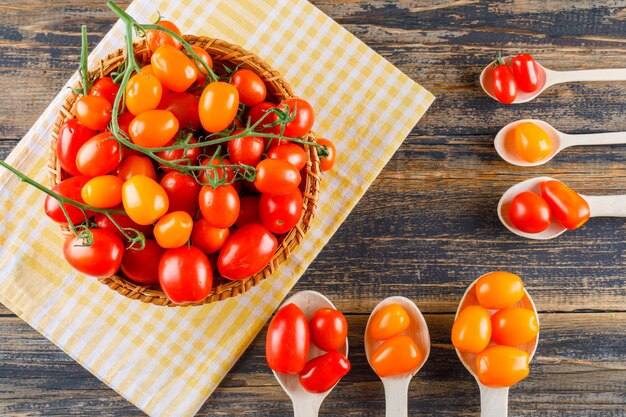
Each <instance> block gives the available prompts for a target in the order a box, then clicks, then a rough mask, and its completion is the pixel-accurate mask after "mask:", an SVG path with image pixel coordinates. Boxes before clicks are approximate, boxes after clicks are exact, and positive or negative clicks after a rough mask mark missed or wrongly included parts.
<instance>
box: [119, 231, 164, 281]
mask: <svg viewBox="0 0 626 417" xmlns="http://www.w3.org/2000/svg"><path fill="white" fill-rule="evenodd" d="M164 253H165V249H163V248H162V247H160V246H159V245H158V244H157V243H156V241H154V240H152V239H146V244H145V246H144V248H143V249H141V250H138V249H132V248H131V249H128V250H127V251H126V252H125V253H124V257H123V258H122V265H121V268H122V272H123V273H124V275H126V277H128V278H130V279H132V280H133V281H135V282H136V283H138V284H142V285H156V284H158V283H159V261H160V260H161V256H163V254H164Z"/></svg>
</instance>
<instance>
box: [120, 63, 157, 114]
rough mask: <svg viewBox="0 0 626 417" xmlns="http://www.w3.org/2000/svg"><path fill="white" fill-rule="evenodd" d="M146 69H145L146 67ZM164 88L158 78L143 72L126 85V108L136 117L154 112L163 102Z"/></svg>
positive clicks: (131, 78)
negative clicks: (150, 111) (147, 112)
mask: <svg viewBox="0 0 626 417" xmlns="http://www.w3.org/2000/svg"><path fill="white" fill-rule="evenodd" d="M144 68H145V67H144ZM162 95H163V86H162V85H161V82H160V81H159V80H158V78H157V77H156V76H155V75H154V74H151V73H150V72H149V71H143V70H142V72H141V73H140V74H135V75H133V76H132V77H130V80H128V84H126V108H127V109H128V111H129V112H130V113H131V114H133V115H134V116H139V115H140V114H141V113H143V112H146V111H148V110H154V109H156V108H157V106H158V105H159V103H160V102H161V97H162Z"/></svg>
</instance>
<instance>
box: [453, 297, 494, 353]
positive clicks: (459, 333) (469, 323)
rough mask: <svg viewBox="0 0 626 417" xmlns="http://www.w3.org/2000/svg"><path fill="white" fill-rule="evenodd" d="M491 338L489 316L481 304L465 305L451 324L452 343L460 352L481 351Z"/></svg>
mask: <svg viewBox="0 0 626 417" xmlns="http://www.w3.org/2000/svg"><path fill="white" fill-rule="evenodd" d="M490 340H491V318H490V317H489V312H488V311H487V310H486V309H485V308H484V307H481V306H468V307H465V308H464V309H463V310H461V312H460V313H459V315H458V316H457V318H456V319H455V320H454V324H453V325H452V344H453V345H454V347H455V348H457V349H458V350H459V351H461V352H469V353H478V352H482V351H483V350H484V349H485V348H486V347H487V345H488V344H489V341H490Z"/></svg>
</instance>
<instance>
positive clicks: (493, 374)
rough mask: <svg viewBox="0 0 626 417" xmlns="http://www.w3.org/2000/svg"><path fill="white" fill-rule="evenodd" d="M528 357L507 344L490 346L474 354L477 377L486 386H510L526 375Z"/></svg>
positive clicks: (527, 371)
mask: <svg viewBox="0 0 626 417" xmlns="http://www.w3.org/2000/svg"><path fill="white" fill-rule="evenodd" d="M529 361H530V357H529V356H528V353H526V352H524V351H523V350H519V349H515V348H512V347H509V346H499V345H495V346H491V347H489V348H487V349H485V350H484V351H482V352H481V353H479V354H478V355H477V356H476V368H477V371H478V379H479V380H480V382H481V383H483V384H484V385H487V386H488V387H494V388H496V387H510V386H511V385H513V384H516V383H518V382H519V381H521V380H522V379H524V378H526V377H527V376H528V373H529V372H530V370H529V369H528V362H529Z"/></svg>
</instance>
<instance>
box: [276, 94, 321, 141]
mask: <svg viewBox="0 0 626 417" xmlns="http://www.w3.org/2000/svg"><path fill="white" fill-rule="evenodd" d="M287 106H289V114H290V115H291V116H292V117H293V115H294V114H295V118H294V120H293V121H291V122H289V123H287V124H286V125H285V131H284V135H285V136H287V137H288V138H299V137H301V136H304V135H306V134H307V133H309V132H310V131H311V129H312V128H313V123H314V122H315V112H314V111H313V107H311V105H310V104H309V103H308V102H307V101H305V100H302V99H301V98H289V99H287V100H283V101H282V102H281V103H280V105H279V106H278V108H279V109H281V110H287Z"/></svg>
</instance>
